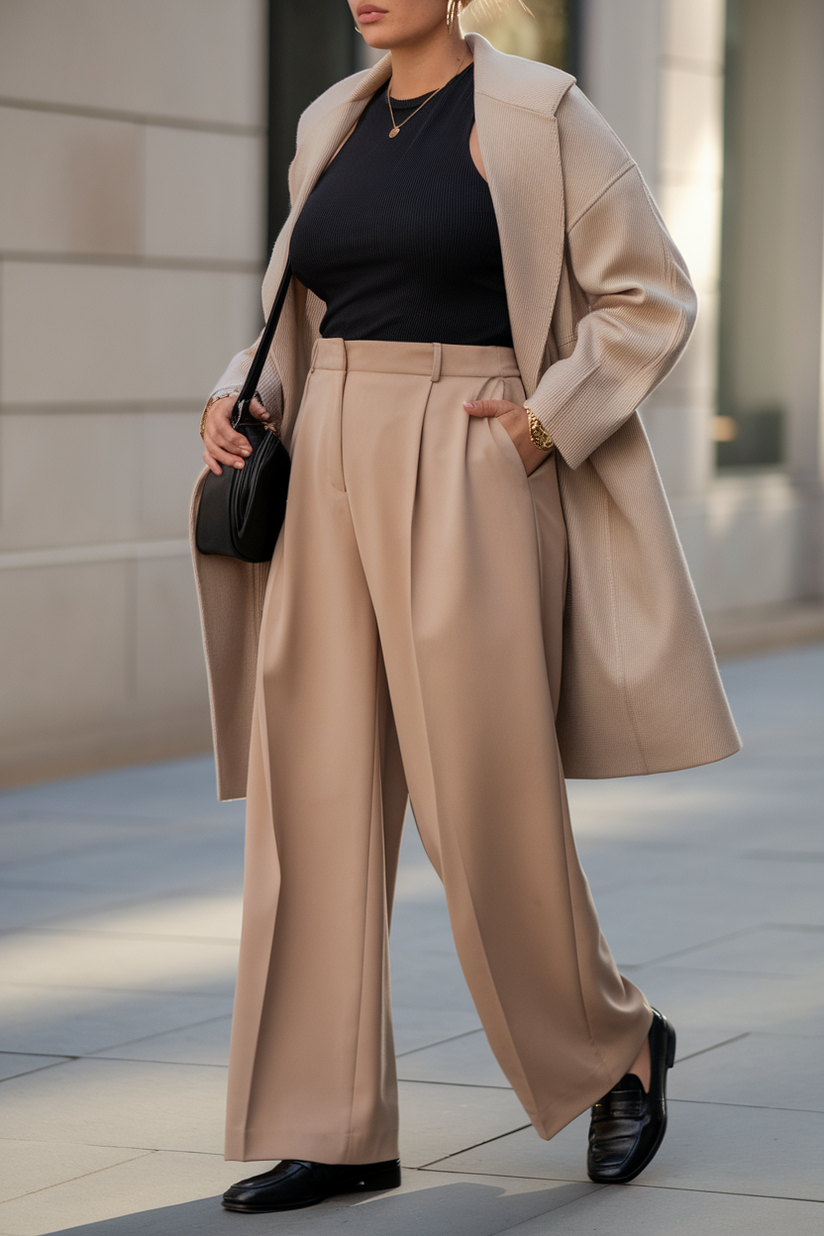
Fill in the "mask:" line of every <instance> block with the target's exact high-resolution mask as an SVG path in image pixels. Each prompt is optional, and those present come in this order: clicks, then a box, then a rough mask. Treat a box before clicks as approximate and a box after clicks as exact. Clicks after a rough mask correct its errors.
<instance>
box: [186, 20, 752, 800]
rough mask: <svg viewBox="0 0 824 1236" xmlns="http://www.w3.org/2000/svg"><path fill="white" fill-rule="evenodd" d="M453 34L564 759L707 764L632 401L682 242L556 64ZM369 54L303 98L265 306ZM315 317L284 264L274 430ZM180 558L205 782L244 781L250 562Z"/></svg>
mask: <svg viewBox="0 0 824 1236" xmlns="http://www.w3.org/2000/svg"><path fill="white" fill-rule="evenodd" d="M468 42H469V43H470V46H471V48H472V51H473V55H474V76H475V116H476V122H477V127H478V137H479V141H480V147H481V153H482V156H483V160H484V165H485V168H486V172H487V176H488V182H489V190H490V193H491V197H492V201H493V204H494V207H495V214H496V218H497V221H498V229H499V234H500V240H501V252H502V258H503V267H504V276H505V282H506V291H507V300H508V305H509V316H510V323H511V327H512V338H513V344H514V349H515V353H516V356H517V361H518V367H519V370H520V374H521V378H522V380H523V384H524V388H525V391H526V395H527V396H528V398H529V402H530V405H531V407H532V408H533V409H534V411H535V412H536V414H537V415H538V416H539V418H540V419H541V420H542V422H543V423H544V424H545V425H546V427H547V429H548V430H549V432H550V434H551V435H552V437H553V439H554V440H555V442H556V444H557V448H558V453H559V458H558V479H559V486H560V494H561V501H562V505H563V511H564V519H565V523H566V527H567V532H568V538H569V577H568V585H567V599H566V617H565V630H564V649H563V677H562V683H561V698H560V704H559V711H558V720H557V731H558V741H559V744H560V749H561V755H562V758H563V763H564V768H565V771H566V774H567V775H568V776H573V777H615V776H628V775H632V774H638V773H649V772H662V771H668V770H671V769H675V768H686V767H690V766H692V765H696V764H701V763H708V762H711V761H713V760H718V759H722V758H724V757H725V756H727V755H731V754H732V753H733V752H734V751H736V750H738V748H739V746H740V742H739V739H738V735H737V732H736V729H735V726H734V723H733V721H732V718H731V716H730V712H729V708H728V706H727V703H726V698H725V696H724V692H723V688H722V686H721V682H720V678H719V676H718V671H717V668H716V665H715V658H714V656H713V653H712V648H711V646H710V643H709V639H708V637H707V633H706V628H705V626H704V623H703V619H702V617H701V613H700V610H699V607H698V603H697V599H696V597H695V593H694V590H693V587H692V584H691V581H690V578H689V573H688V570H687V566H686V563H685V560H684V557H683V554H682V551H681V548H680V545H679V542H678V538H677V535H676V532H675V527H674V524H673V521H672V516H671V514H670V511H669V507H668V504H667V501H666V497H665V495H664V492H663V488H662V486H661V482H660V478H659V476H658V473H657V470H656V467H655V464H654V461H653V459H652V455H651V453H650V449H649V444H648V442H647V439H646V436H645V433H644V430H643V427H642V425H641V422H640V420H639V418H638V416H637V415H636V413H635V409H636V408H637V406H638V404H639V403H640V402H641V401H642V400H643V399H644V398H645V397H646V396H647V395H648V394H649V393H650V391H651V390H652V389H653V388H654V387H655V385H656V384H657V383H658V382H660V381H661V379H662V378H663V377H664V376H665V375H666V374H667V373H668V372H669V370H670V369H671V367H672V366H673V364H674V363H675V361H676V360H677V358H678V356H679V354H680V352H681V350H682V348H683V346H684V344H685V343H686V340H687V338H688V337H689V333H690V330H691V326H692V323H693V320H694V317H695V311H696V305H695V296H694V292H693V289H692V286H691V284H690V281H689V277H688V275H687V272H686V268H685V265H684V262H683V259H682V257H681V255H680V254H679V252H678V250H677V249H676V247H675V245H674V244H673V242H672V239H671V238H670V236H669V234H668V233H667V231H666V228H665V227H664V225H663V223H662V221H661V218H660V215H659V214H658V211H657V210H656V208H655V205H654V203H653V202H652V199H651V197H650V195H649V192H648V190H647V188H646V185H645V184H644V182H643V179H642V177H641V175H640V172H639V171H638V168H637V166H636V165H635V163H634V162H633V160H632V159H631V158H630V156H629V155H628V154H627V151H626V150H625V148H624V147H623V146H622V145H621V143H620V142H619V141H618V139H617V138H616V137H615V134H614V133H613V132H612V130H611V129H610V128H609V126H608V125H607V124H606V122H605V121H604V120H603V119H602V117H600V116H599V115H598V113H597V112H596V110H595V109H594V108H593V107H592V105H591V104H590V103H589V102H588V101H587V99H586V98H585V97H584V96H583V95H582V94H581V92H580V91H579V90H578V89H577V87H575V86H574V83H573V79H572V78H570V77H569V76H568V75H567V74H564V73H561V72H560V71H559V70H557V69H553V68H551V67H550V66H547V65H542V64H537V63H534V62H532V61H526V60H521V59H518V58H517V57H509V56H505V55H503V54H502V53H500V52H497V51H495V50H494V49H493V48H492V47H490V45H489V44H488V43H487V42H486V41H485V40H484V39H482V38H481V37H480V36H477V35H470V36H468ZM389 71H390V69H389V58H388V57H386V58H385V59H384V60H382V61H381V62H380V63H379V64H378V65H377V66H375V68H374V69H371V70H368V71H366V72H364V73H361V74H356V75H355V76H354V77H351V78H347V79H346V80H345V81H342V82H339V83H338V84H337V85H336V86H334V87H332V89H331V90H329V91H327V92H326V93H325V94H324V95H322V96H321V97H320V98H319V99H318V100H316V101H315V103H313V104H312V105H311V107H310V108H309V109H308V110H307V111H306V112H305V113H304V115H303V117H302V119H301V123H300V126H299V129H298V147H297V153H296V156H295V160H294V162H293V164H292V167H291V170H290V188H291V194H292V201H293V209H292V213H291V215H290V217H289V219H288V220H287V222H286V224H285V225H284V228H283V231H282V233H281V235H280V237H279V238H278V241H277V243H276V245H275V249H274V252H273V255H272V260H271V262H270V265H269V269H268V271H267V275H266V278H265V280H264V288H263V299H264V306H265V307H266V308H268V306H269V305H270V304H271V302H272V299H273V297H274V293H275V289H276V288H277V285H278V283H279V280H280V278H281V275H282V272H283V270H284V268H285V264H286V260H287V254H288V250H289V242H290V236H291V232H292V228H293V227H294V223H295V219H296V218H297V216H298V215H299V213H300V211H301V209H302V207H303V205H304V204H305V202H306V200H307V198H308V196H309V194H310V192H311V190H312V188H313V187H314V185H315V184H316V183H317V180H318V177H319V176H320V175H321V173H322V172H323V170H324V168H325V167H326V166H327V164H328V163H329V160H330V159H331V158H332V157H333V155H334V154H335V152H336V151H337V150H338V148H339V147H340V145H341V142H342V141H343V140H344V139H345V137H346V136H347V134H348V133H349V132H350V131H351V129H352V128H353V126H354V125H355V123H356V121H357V119H358V116H359V115H360V114H361V112H362V111H363V108H364V107H365V106H366V104H367V103H368V101H369V100H370V99H371V98H372V97H373V95H374V94H375V91H376V90H377V89H379V88H380V87H381V85H385V83H386V81H387V78H388V76H389ZM323 314H324V305H323V303H322V302H321V301H320V300H319V299H318V298H317V297H316V296H314V295H313V294H312V293H311V292H307V290H306V289H305V288H304V287H303V286H302V285H300V284H299V283H298V282H297V281H294V282H293V285H292V288H291V290H290V295H289V298H288V300H287V304H286V308H285V311H284V314H283V317H282V320H281V323H280V326H279V328H278V331H277V334H276V338H275V342H274V345H273V348H272V353H271V365H270V367H269V370H268V374H267V379H266V380H267V383H268V386H267V389H268V390H269V392H270V394H269V395H268V396H267V398H270V399H272V400H274V399H277V400H278V402H279V404H280V407H281V409H282V432H283V436H284V441H285V442H286V443H287V445H288V443H289V441H290V438H291V435H292V432H293V430H294V425H295V420H296V417H297V413H298V408H299V405H300V400H301V396H302V392H303V388H304V384H305V380H306V375H307V372H308V370H309V365H310V354H311V349H312V345H313V342H314V341H315V340H316V339H317V338H318V335H319V330H318V328H319V324H320V321H321V319H322V317H323ZM250 355H251V352H247V353H241V354H240V355H239V356H238V357H236V358H235V360H234V361H233V362H232V364H231V365H230V366H229V369H228V370H227V372H226V373H225V374H224V376H223V378H222V379H221V382H220V384H219V386H220V388H221V389H224V388H226V387H228V386H231V385H232V384H234V383H237V382H240V381H242V375H243V373H244V372H245V370H246V368H247V367H248V364H249V357H250ZM198 495H199V488H198V489H197V490H196V492H195V498H194V503H193V515H194V513H195V512H196V508H197V502H198ZM195 557H196V562H195V565H196V573H197V577H198V587H199V596H200V602H201V612H202V616H203V625H204V641H205V647H206V655H207V662H208V666H209V674H210V687H211V700H212V710H213V722H214V728H215V746H216V755H217V764H218V784H219V793H220V795H221V797H224V798H233V797H242V796H243V795H244V793H245V787H246V775H247V765H248V751H249V734H250V730H251V717H252V701H253V696H254V665H255V658H256V653H257V641H258V633H259V629H260V615H261V607H262V601H263V594H264V589H265V581H266V576H267V573H268V564H263V565H262V566H250V565H248V564H244V563H240V562H236V561H233V560H230V559H217V558H204V557H202V556H200V555H197V554H196V556H195Z"/></svg>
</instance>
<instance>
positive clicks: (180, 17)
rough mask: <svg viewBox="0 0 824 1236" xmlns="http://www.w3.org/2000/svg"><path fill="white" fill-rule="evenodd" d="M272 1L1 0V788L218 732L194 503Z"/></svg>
mask: <svg viewBox="0 0 824 1236" xmlns="http://www.w3.org/2000/svg"><path fill="white" fill-rule="evenodd" d="M265 9H266V6H265V4H264V3H261V0H231V2H227V0H140V2H139V3H137V2H135V0H4V2H3V4H2V5H0V166H2V169H3V170H2V175H0V644H1V645H2V649H3V655H2V668H0V684H1V685H0V782H9V781H20V780H24V779H27V778H31V777H36V776H41V775H55V774H58V773H60V772H63V771H72V770H75V769H81V768H84V767H99V766H102V765H105V764H107V763H115V762H121V761H123V760H133V759H141V758H144V757H151V756H158V755H173V754H176V753H181V752H186V751H191V750H202V749H204V748H206V747H207V746H208V743H209V724H208V704H207V698H206V685H205V675H204V670H203V657H202V651H201V640H200V632H199V625H198V617H197V611H196V602H195V597H194V589H193V583H192V573H191V566H190V562H189V555H188V545H187V540H186V537H187V505H188V498H189V494H190V492H191V487H192V483H193V481H194V479H195V477H196V476H197V474H198V472H199V469H200V467H201V464H200V439H199V438H198V419H199V415H200V411H201V408H202V405H203V401H204V396H205V394H206V393H207V392H208V391H209V390H210V388H211V386H212V385H213V384H214V381H215V380H216V378H217V377H218V376H219V374H220V372H221V371H222V369H223V367H224V365H225V363H226V361H227V359H228V358H229V357H230V356H231V355H232V354H233V353H234V352H235V351H237V350H238V348H239V347H241V346H244V345H245V344H247V343H248V342H249V341H250V340H251V339H252V338H253V337H254V335H255V333H256V331H257V329H258V326H259V319H260V312H261V311H260V304H259V283H260V273H261V269H262V264H263V258H264V244H265V242H264V237H263V213H264V204H265V203H264V191H263V183H264V172H265V154H266V151H265V69H266V64H265V52H266V49H265Z"/></svg>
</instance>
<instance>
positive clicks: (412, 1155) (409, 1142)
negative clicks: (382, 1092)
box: [398, 1082, 527, 1167]
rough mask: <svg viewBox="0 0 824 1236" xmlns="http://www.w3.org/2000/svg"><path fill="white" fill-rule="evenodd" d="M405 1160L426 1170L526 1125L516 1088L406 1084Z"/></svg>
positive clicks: (402, 1149) (402, 1101) (402, 1105)
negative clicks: (445, 1159)
mask: <svg viewBox="0 0 824 1236" xmlns="http://www.w3.org/2000/svg"><path fill="white" fill-rule="evenodd" d="M398 1092H399V1102H400V1112H401V1139H400V1140H401V1147H400V1152H401V1162H402V1163H403V1165H404V1167H425V1166H426V1165H427V1164H429V1163H431V1162H433V1161H440V1160H441V1159H443V1158H445V1157H446V1156H447V1155H452V1154H456V1153H459V1152H460V1151H462V1150H464V1149H466V1148H467V1147H469V1146H475V1145H477V1144H478V1143H479V1142H485V1141H489V1140H491V1139H493V1138H497V1137H503V1136H505V1135H506V1134H508V1133H511V1132H512V1131H513V1130H515V1129H519V1128H523V1126H524V1124H526V1123H527V1117H526V1115H525V1113H524V1109H523V1108H522V1107H521V1105H520V1103H519V1102H518V1100H517V1099H516V1098H515V1095H514V1094H513V1092H512V1091H511V1090H504V1089H500V1090H498V1089H495V1090H493V1089H486V1088H483V1087H480V1086H461V1085H442V1084H438V1083H435V1084H433V1083H430V1082H401V1083H400V1084H399V1086H398Z"/></svg>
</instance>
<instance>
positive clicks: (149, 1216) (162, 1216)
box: [52, 1174, 595, 1236]
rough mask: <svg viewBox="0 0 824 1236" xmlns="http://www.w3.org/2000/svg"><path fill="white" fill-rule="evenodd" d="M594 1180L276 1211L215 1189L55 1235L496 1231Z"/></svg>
mask: <svg viewBox="0 0 824 1236" xmlns="http://www.w3.org/2000/svg"><path fill="white" fill-rule="evenodd" d="M408 1179H409V1174H407V1180H408ZM594 1188H595V1187H594V1186H592V1185H581V1184H559V1185H556V1186H555V1187H554V1188H550V1189H530V1190H526V1191H524V1192H520V1193H513V1192H511V1191H507V1190H506V1189H504V1188H502V1187H500V1186H498V1185H492V1184H480V1183H474V1182H465V1181H454V1182H452V1181H450V1182H449V1183H448V1184H443V1185H435V1186H433V1187H432V1188H419V1189H416V1190H415V1191H414V1192H409V1193H401V1194H394V1193H393V1194H383V1195H381V1196H379V1197H374V1198H369V1199H364V1198H357V1199H355V1198H352V1199H349V1198H332V1199H330V1201H328V1202H323V1203H321V1204H320V1205H319V1206H312V1207H308V1208H307V1209H306V1210H290V1211H285V1212H280V1213H274V1214H263V1215H242V1214H232V1213H231V1212H229V1211H226V1210H223V1209H221V1207H220V1201H219V1199H218V1198H217V1197H213V1198H202V1199H200V1200H198V1201H195V1202H186V1203H184V1204H182V1205H180V1206H162V1207H160V1208H158V1209H157V1210H145V1211H140V1212H137V1213H134V1214H129V1215H121V1216H119V1217H118V1218H116V1219H104V1220H102V1221H101V1222H99V1223H86V1224H83V1225H81V1226H80V1227H71V1228H62V1229H61V1230H60V1231H59V1232H54V1233H52V1236H70V1234H71V1236H140V1234H141V1233H144V1232H145V1233H151V1234H152V1236H203V1234H204V1233H211V1232H215V1233H219V1234H220V1233H224V1232H229V1231H231V1232H233V1233H238V1234H239V1236H242V1233H243V1232H250V1233H254V1232H259V1231H262V1230H265V1231H276V1232H281V1233H285V1234H286V1236H290V1234H291V1233H303V1232H306V1233H309V1232H311V1233H312V1236H315V1233H318V1234H321V1236H322V1234H323V1233H329V1234H330V1236H331V1234H332V1233H339V1232H341V1233H342V1232H347V1233H350V1232H351V1233H355V1232H357V1236H387V1233H388V1232H391V1233H392V1236H422V1234H424V1233H427V1232H431V1233H436V1234H437V1236H444V1234H445V1233H448V1234H449V1236H493V1234H494V1233H496V1232H501V1231H502V1230H505V1229H506V1228H509V1227H512V1226H515V1225H517V1224H519V1223H523V1222H525V1221H526V1220H528V1219H531V1218H534V1217H536V1216H537V1215H541V1214H545V1213H546V1212H547V1211H551V1210H556V1209H558V1208H559V1207H563V1206H566V1205H568V1204H569V1203H570V1202H574V1201H577V1199H578V1198H580V1197H582V1196H584V1195H585V1194H587V1193H589V1192H591V1191H594Z"/></svg>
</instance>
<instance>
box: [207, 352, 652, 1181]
mask: <svg viewBox="0 0 824 1236" xmlns="http://www.w3.org/2000/svg"><path fill="white" fill-rule="evenodd" d="M480 398H490V399H511V400H515V401H519V402H520V401H522V400H523V398H524V392H523V388H522V386H521V383H520V379H519V376H518V370H517V367H516V364H515V356H514V353H513V352H512V351H511V350H510V349H507V348H482V347H477V348H476V347H459V346H455V345H439V344H414V343H383V342H356V343H344V342H343V341H342V340H339V339H327V340H321V341H319V342H318V343H317V344H316V345H315V349H314V353H313V362H312V368H311V372H310V375H309V378H308V381H307V385H306V391H305V395H304V399H303V403H302V406H301V410H300V413H299V416H298V420H297V426H296V432H295V438H294V442H293V452H292V454H293V464H292V479H291V488H290V496H289V505H288V510H287V514H286V522H285V525H284V529H283V533H282V535H281V537H280V539H279V541H278V545H277V549H276V551H275V556H274V560H273V563H272V570H271V573H270V576H269V584H268V590H267V595H266V599H265V606H264V614H263V625H262V630H261V644H260V655H259V665H258V683H257V699H256V707H255V718H254V724H253V733H252V750H251V760H250V770H249V786H248V808H247V814H248V824H247V852H246V885H245V904H244V919H243V935H242V945H241V958H240V968H239V976H238V988H237V998H236V1005H235V1017H234V1025H233V1029H232V1048H231V1061H230V1069H229V1102H228V1118H227V1141H226V1157H227V1158H229V1159H242V1160H261V1159H277V1158H295V1159H310V1160H316V1161H319V1162H323V1163H369V1162H376V1161H379V1160H384V1159H391V1158H394V1157H396V1155H397V1153H398V1143H397V1137H398V1108H397V1086H396V1074H395V1060H394V1052H393V1040H392V1021H391V1008H390V988H389V943H388V940H389V917H390V910H391V905H392V893H393V885H394V881H395V872H396V866H397V860H398V848H399V845H400V837H401V828H402V824H403V817H404V811H405V807H406V800H407V786H408V791H409V795H410V797H411V802H412V807H413V811H414V814H415V819H416V821H417V824H418V828H419V830H420V834H421V837H422V839H423V843H424V845H425V847H426V850H427V853H428V855H429V857H430V859H431V860H432V863H433V864H434V866H435V868H436V870H437V872H438V874H439V875H440V877H441V879H442V880H443V883H444V887H445V890H446V898H447V903H448V907H449V914H450V919H451V923H452V930H453V933H454V937H455V944H456V946H457V950H458V955H459V958H460V961H461V965H462V967H463V972H464V974H465V976H466V981H467V983H468V985H469V989H470V991H471V993H472V997H473V999H474V1001H475V1005H476V1007H477V1010H478V1013H479V1015H480V1017H481V1020H482V1022H483V1025H484V1029H485V1030H486V1033H487V1036H488V1038H489V1042H490V1044H491V1047H492V1050H493V1051H494V1053H495V1055H496V1057H497V1059H498V1061H499V1063H500V1065H501V1067H502V1069H503V1070H504V1072H505V1073H506V1075H507V1077H508V1078H509V1080H510V1082H511V1084H512V1086H513V1088H514V1090H515V1092H516V1094H517V1095H518V1098H519V1099H520V1101H521V1102H522V1103H523V1106H524V1108H525V1110H526V1112H527V1113H528V1115H529V1118H530V1119H531V1121H532V1122H533V1124H534V1126H535V1128H536V1129H537V1131H538V1133H539V1134H540V1135H541V1136H542V1137H545V1138H548V1137H551V1136H552V1135H553V1134H554V1133H556V1132H557V1131H558V1130H559V1129H561V1128H562V1127H563V1126H564V1125H565V1124H567V1123H568V1122H569V1121H570V1120H572V1119H573V1118H574V1117H575V1116H577V1115H579V1114H580V1113H581V1112H582V1111H584V1110H585V1109H586V1107H587V1106H589V1104H590V1103H592V1102H594V1101H595V1100H596V1099H598V1098H599V1097H600V1096H601V1095H602V1094H603V1093H604V1092H605V1091H606V1090H608V1089H609V1088H610V1087H611V1086H612V1085H613V1084H614V1083H615V1082H616V1081H617V1080H618V1078H619V1077H621V1076H622V1075H623V1073H624V1072H626V1070H627V1068H628V1067H629V1066H630V1064H631V1063H632V1061H633V1060H634V1059H635V1056H636V1055H637V1053H638V1051H639V1050H640V1047H641V1045H642V1043H643V1041H644V1038H645V1036H646V1034H647V1031H648V1029H649V1025H650V1022H651V1013H650V1009H649V1006H648V1005H647V1004H646V1002H645V1000H644V998H643V996H642V995H641V993H640V992H639V991H638V990H637V988H635V987H633V985H632V984H631V983H629V982H627V981H626V980H625V979H623V978H622V977H621V976H620V975H619V973H618V971H617V969H616V967H615V963H614V962H613V959H612V956H611V954H610V952H609V949H608V947H607V944H606V942H605V940H604V938H603V936H602V935H601V932H600V930H599V926H598V919H597V917H596V913H595V909H594V906H593V903H592V899H591V896H590V892H589V887H588V885H587V882H586V879H585V877H584V875H583V872H582V871H581V868H580V865H579V862H578V857H577V854H576V851H575V844H574V842H573V838H572V833H571V831H570V825H569V816H568V811H567V802H566V794H565V788H564V781H563V770H562V767H561V762H560V758H559V755H558V749H557V743H556V738H555V728H554V715H555V709H556V707H557V700H558V690H559V682H560V673H561V639H562V616H563V606H564V592H565V583H566V531H565V527H564V520H563V515H562V511H561V506H560V501H559V496H558V482H557V475H556V470H555V460H554V459H553V458H552V457H551V456H550V457H548V458H547V460H546V462H545V463H544V464H542V465H541V466H540V467H539V468H538V470H537V471H536V472H534V473H533V474H532V476H530V477H529V478H527V476H526V473H525V471H524V468H523V465H522V463H521V460H520V457H519V456H518V453H517V451H516V449H515V446H514V445H513V443H512V441H511V440H510V438H509V436H508V434H507V432H506V430H505V429H504V428H503V426H502V425H500V424H499V423H498V422H497V421H496V420H494V419H489V420H481V419H475V418H471V417H469V416H468V415H467V413H466V411H465V410H464V408H463V407H462V402H463V400H465V399H480Z"/></svg>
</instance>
